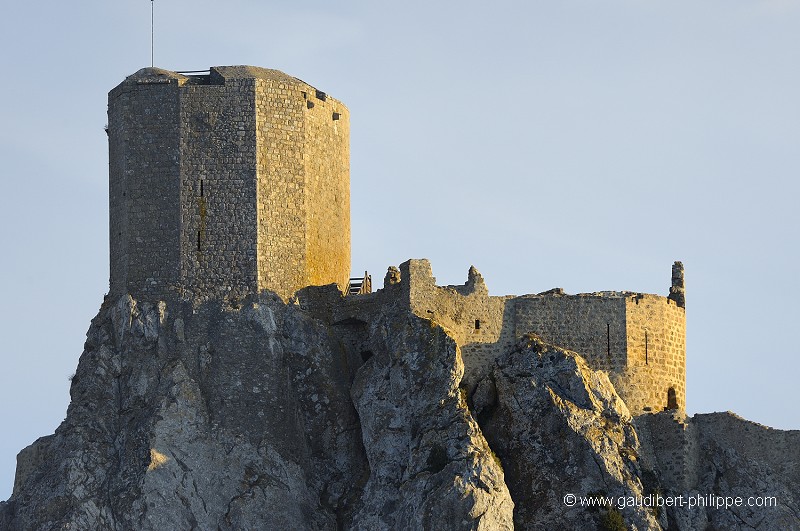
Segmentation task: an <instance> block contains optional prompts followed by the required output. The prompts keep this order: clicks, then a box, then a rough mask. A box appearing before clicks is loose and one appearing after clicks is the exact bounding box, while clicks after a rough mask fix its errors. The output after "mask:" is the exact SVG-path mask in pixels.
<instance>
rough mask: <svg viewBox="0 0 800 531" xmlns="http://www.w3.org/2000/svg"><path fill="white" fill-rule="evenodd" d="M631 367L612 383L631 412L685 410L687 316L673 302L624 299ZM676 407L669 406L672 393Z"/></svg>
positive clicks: (645, 297)
mask: <svg viewBox="0 0 800 531" xmlns="http://www.w3.org/2000/svg"><path fill="white" fill-rule="evenodd" d="M625 320H626V323H627V326H626V329H627V343H628V363H627V366H626V367H625V370H623V371H621V372H617V373H614V374H611V375H610V376H611V381H612V383H613V384H614V387H615V388H616V389H617V392H618V393H619V394H620V396H622V397H624V399H625V403H626V404H627V405H628V408H629V409H630V410H631V412H634V414H635V413H637V412H642V411H650V410H652V411H660V410H663V409H665V408H668V407H669V408H670V409H681V410H683V409H685V408H686V312H685V310H684V309H683V308H681V307H679V306H677V305H676V304H675V302H674V301H673V300H670V299H667V298H665V297H659V296H657V295H647V294H635V295H631V296H629V297H627V298H626V299H625ZM670 388H673V389H674V390H675V403H673V404H669V403H668V393H669V389H670ZM647 408H650V409H647Z"/></svg>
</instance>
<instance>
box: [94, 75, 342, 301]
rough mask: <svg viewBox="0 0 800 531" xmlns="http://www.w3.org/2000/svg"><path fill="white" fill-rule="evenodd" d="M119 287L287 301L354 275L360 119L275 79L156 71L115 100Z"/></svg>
mask: <svg viewBox="0 0 800 531" xmlns="http://www.w3.org/2000/svg"><path fill="white" fill-rule="evenodd" d="M108 115H109V125H108V134H109V158H110V193H109V196H110V229H111V232H110V246H111V251H110V254H111V271H110V291H111V293H112V294H114V295H119V294H122V293H126V292H127V293H131V294H132V295H133V296H134V297H137V298H142V299H145V300H147V299H161V298H172V297H180V298H192V299H206V298H211V297H217V296H225V295H228V294H231V293H233V294H239V295H245V294H248V293H255V292H258V291H261V290H264V289H269V290H272V291H275V292H276V293H278V294H279V295H280V296H281V297H283V298H284V299H287V298H288V297H289V296H291V295H292V294H293V293H294V292H295V291H296V290H297V289H300V288H302V287H304V286H308V285H321V284H329V283H336V284H337V285H339V286H340V287H341V288H342V289H344V288H345V286H346V285H347V281H348V278H349V275H350V177H349V134H350V131H349V113H348V111H347V108H346V107H345V106H344V105H343V104H342V103H341V102H339V101H337V100H335V99H333V98H331V97H329V96H328V95H327V94H325V93H324V92H322V91H320V90H318V89H316V88H315V87H312V86H311V85H308V84H307V83H305V82H303V81H301V80H299V79H296V78H293V77H291V76H289V75H287V74H284V73H283V72H279V71H277V70H269V69H265V68H257V67H252V66H226V67H213V68H211V69H210V70H209V73H208V74H207V75H201V76H189V75H184V74H180V73H178V72H171V71H167V70H162V69H158V68H144V69H142V70H139V71H138V72H136V73H135V74H133V75H131V76H129V77H128V78H127V79H126V80H125V81H123V82H122V83H121V84H120V85H119V86H117V87H116V88H114V89H113V90H112V91H111V92H110V93H109V109H108Z"/></svg>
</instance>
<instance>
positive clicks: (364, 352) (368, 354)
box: [361, 350, 372, 363]
mask: <svg viewBox="0 0 800 531" xmlns="http://www.w3.org/2000/svg"><path fill="white" fill-rule="evenodd" d="M371 357H372V351H371V350H362V351H361V361H363V362H364V363H366V362H367V360H368V359H370V358H371Z"/></svg>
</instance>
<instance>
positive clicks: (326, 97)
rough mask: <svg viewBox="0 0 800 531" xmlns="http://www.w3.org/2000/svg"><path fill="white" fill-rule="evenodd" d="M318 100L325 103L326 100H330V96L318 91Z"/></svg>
mask: <svg viewBox="0 0 800 531" xmlns="http://www.w3.org/2000/svg"><path fill="white" fill-rule="evenodd" d="M317 99H318V100H322V101H325V100H326V99H328V95H327V94H325V93H324V92H322V91H321V90H318V91H317Z"/></svg>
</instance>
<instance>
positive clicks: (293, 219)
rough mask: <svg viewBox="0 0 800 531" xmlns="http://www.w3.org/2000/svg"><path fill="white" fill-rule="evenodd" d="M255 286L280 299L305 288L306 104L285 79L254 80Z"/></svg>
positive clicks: (294, 84)
mask: <svg viewBox="0 0 800 531" xmlns="http://www.w3.org/2000/svg"><path fill="white" fill-rule="evenodd" d="M255 100H256V134H257V135H258V151H257V154H256V160H257V167H258V185H257V192H258V284H259V287H263V288H267V287H269V289H272V290H273V291H276V292H278V293H279V294H280V295H281V296H282V297H284V298H285V297H286V296H287V294H289V295H290V293H289V292H290V291H292V288H291V286H294V287H295V288H294V289H297V287H300V286H303V285H305V283H304V278H305V270H306V255H305V245H306V244H305V241H306V233H307V226H306V219H305V211H306V204H305V174H304V173H305V172H304V168H303V160H302V156H303V152H302V146H303V141H304V140H303V139H304V136H305V135H304V132H303V128H304V127H305V123H304V116H303V115H304V112H305V109H304V107H305V106H304V102H303V98H302V95H301V94H300V90H299V89H298V87H297V86H296V83H292V81H291V78H289V76H281V77H279V76H275V78H273V79H270V78H263V77H262V78H259V79H257V80H256V93H255Z"/></svg>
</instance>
